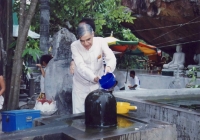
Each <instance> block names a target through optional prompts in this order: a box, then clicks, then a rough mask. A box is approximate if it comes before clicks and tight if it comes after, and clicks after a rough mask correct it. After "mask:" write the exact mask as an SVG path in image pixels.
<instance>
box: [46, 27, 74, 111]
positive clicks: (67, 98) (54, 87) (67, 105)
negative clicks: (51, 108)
mask: <svg viewBox="0 0 200 140" xmlns="http://www.w3.org/2000/svg"><path fill="white" fill-rule="evenodd" d="M75 40H76V37H75V35H74V34H72V33H71V32H69V31H68V30H67V29H65V28H63V29H61V30H60V31H59V32H57V33H56V34H55V35H54V36H53V40H52V47H53V51H52V53H53V56H54V57H53V59H52V60H51V61H50V62H49V63H48V66H47V68H46V73H45V84H44V87H45V92H46V97H47V99H51V98H53V99H55V100H56V102H57V107H58V113H59V114H71V113H72V97H71V96H72V95H71V94H72V75H71V74H70V71H69V66H70V62H71V60H72V58H71V55H72V53H71V49H70V45H71V43H72V42H73V41H75Z"/></svg>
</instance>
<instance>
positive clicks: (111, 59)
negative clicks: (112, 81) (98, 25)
mask: <svg viewBox="0 0 200 140" xmlns="http://www.w3.org/2000/svg"><path fill="white" fill-rule="evenodd" d="M101 42H102V50H103V53H104V55H105V62H106V68H105V73H107V72H113V71H114V70H115V67H116V57H115V55H114V53H113V51H112V50H111V49H110V48H109V46H108V44H107V42H106V41H105V40H104V39H103V38H102V41H101Z"/></svg>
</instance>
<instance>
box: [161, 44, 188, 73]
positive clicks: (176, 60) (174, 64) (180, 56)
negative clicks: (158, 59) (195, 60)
mask: <svg viewBox="0 0 200 140" xmlns="http://www.w3.org/2000/svg"><path fill="white" fill-rule="evenodd" d="M184 63H185V53H183V52H182V46H181V45H180V44H179V45H177V46H176V53H174V55H173V59H172V61H171V62H169V63H168V64H164V65H163V69H169V70H175V69H177V68H178V66H179V69H183V68H184Z"/></svg>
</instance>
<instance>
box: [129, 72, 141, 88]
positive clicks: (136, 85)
mask: <svg viewBox="0 0 200 140" xmlns="http://www.w3.org/2000/svg"><path fill="white" fill-rule="evenodd" d="M130 77H132V78H131V81H130V82H131V85H130V86H128V87H129V89H137V88H140V80H139V79H138V77H137V76H136V75H135V71H130Z"/></svg>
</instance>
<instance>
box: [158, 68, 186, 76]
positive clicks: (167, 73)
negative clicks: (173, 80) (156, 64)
mask: <svg viewBox="0 0 200 140" xmlns="http://www.w3.org/2000/svg"><path fill="white" fill-rule="evenodd" d="M176 73H177V70H176V69H175V70H169V69H162V75H165V76H176ZM180 74H183V70H179V75H180Z"/></svg>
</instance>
